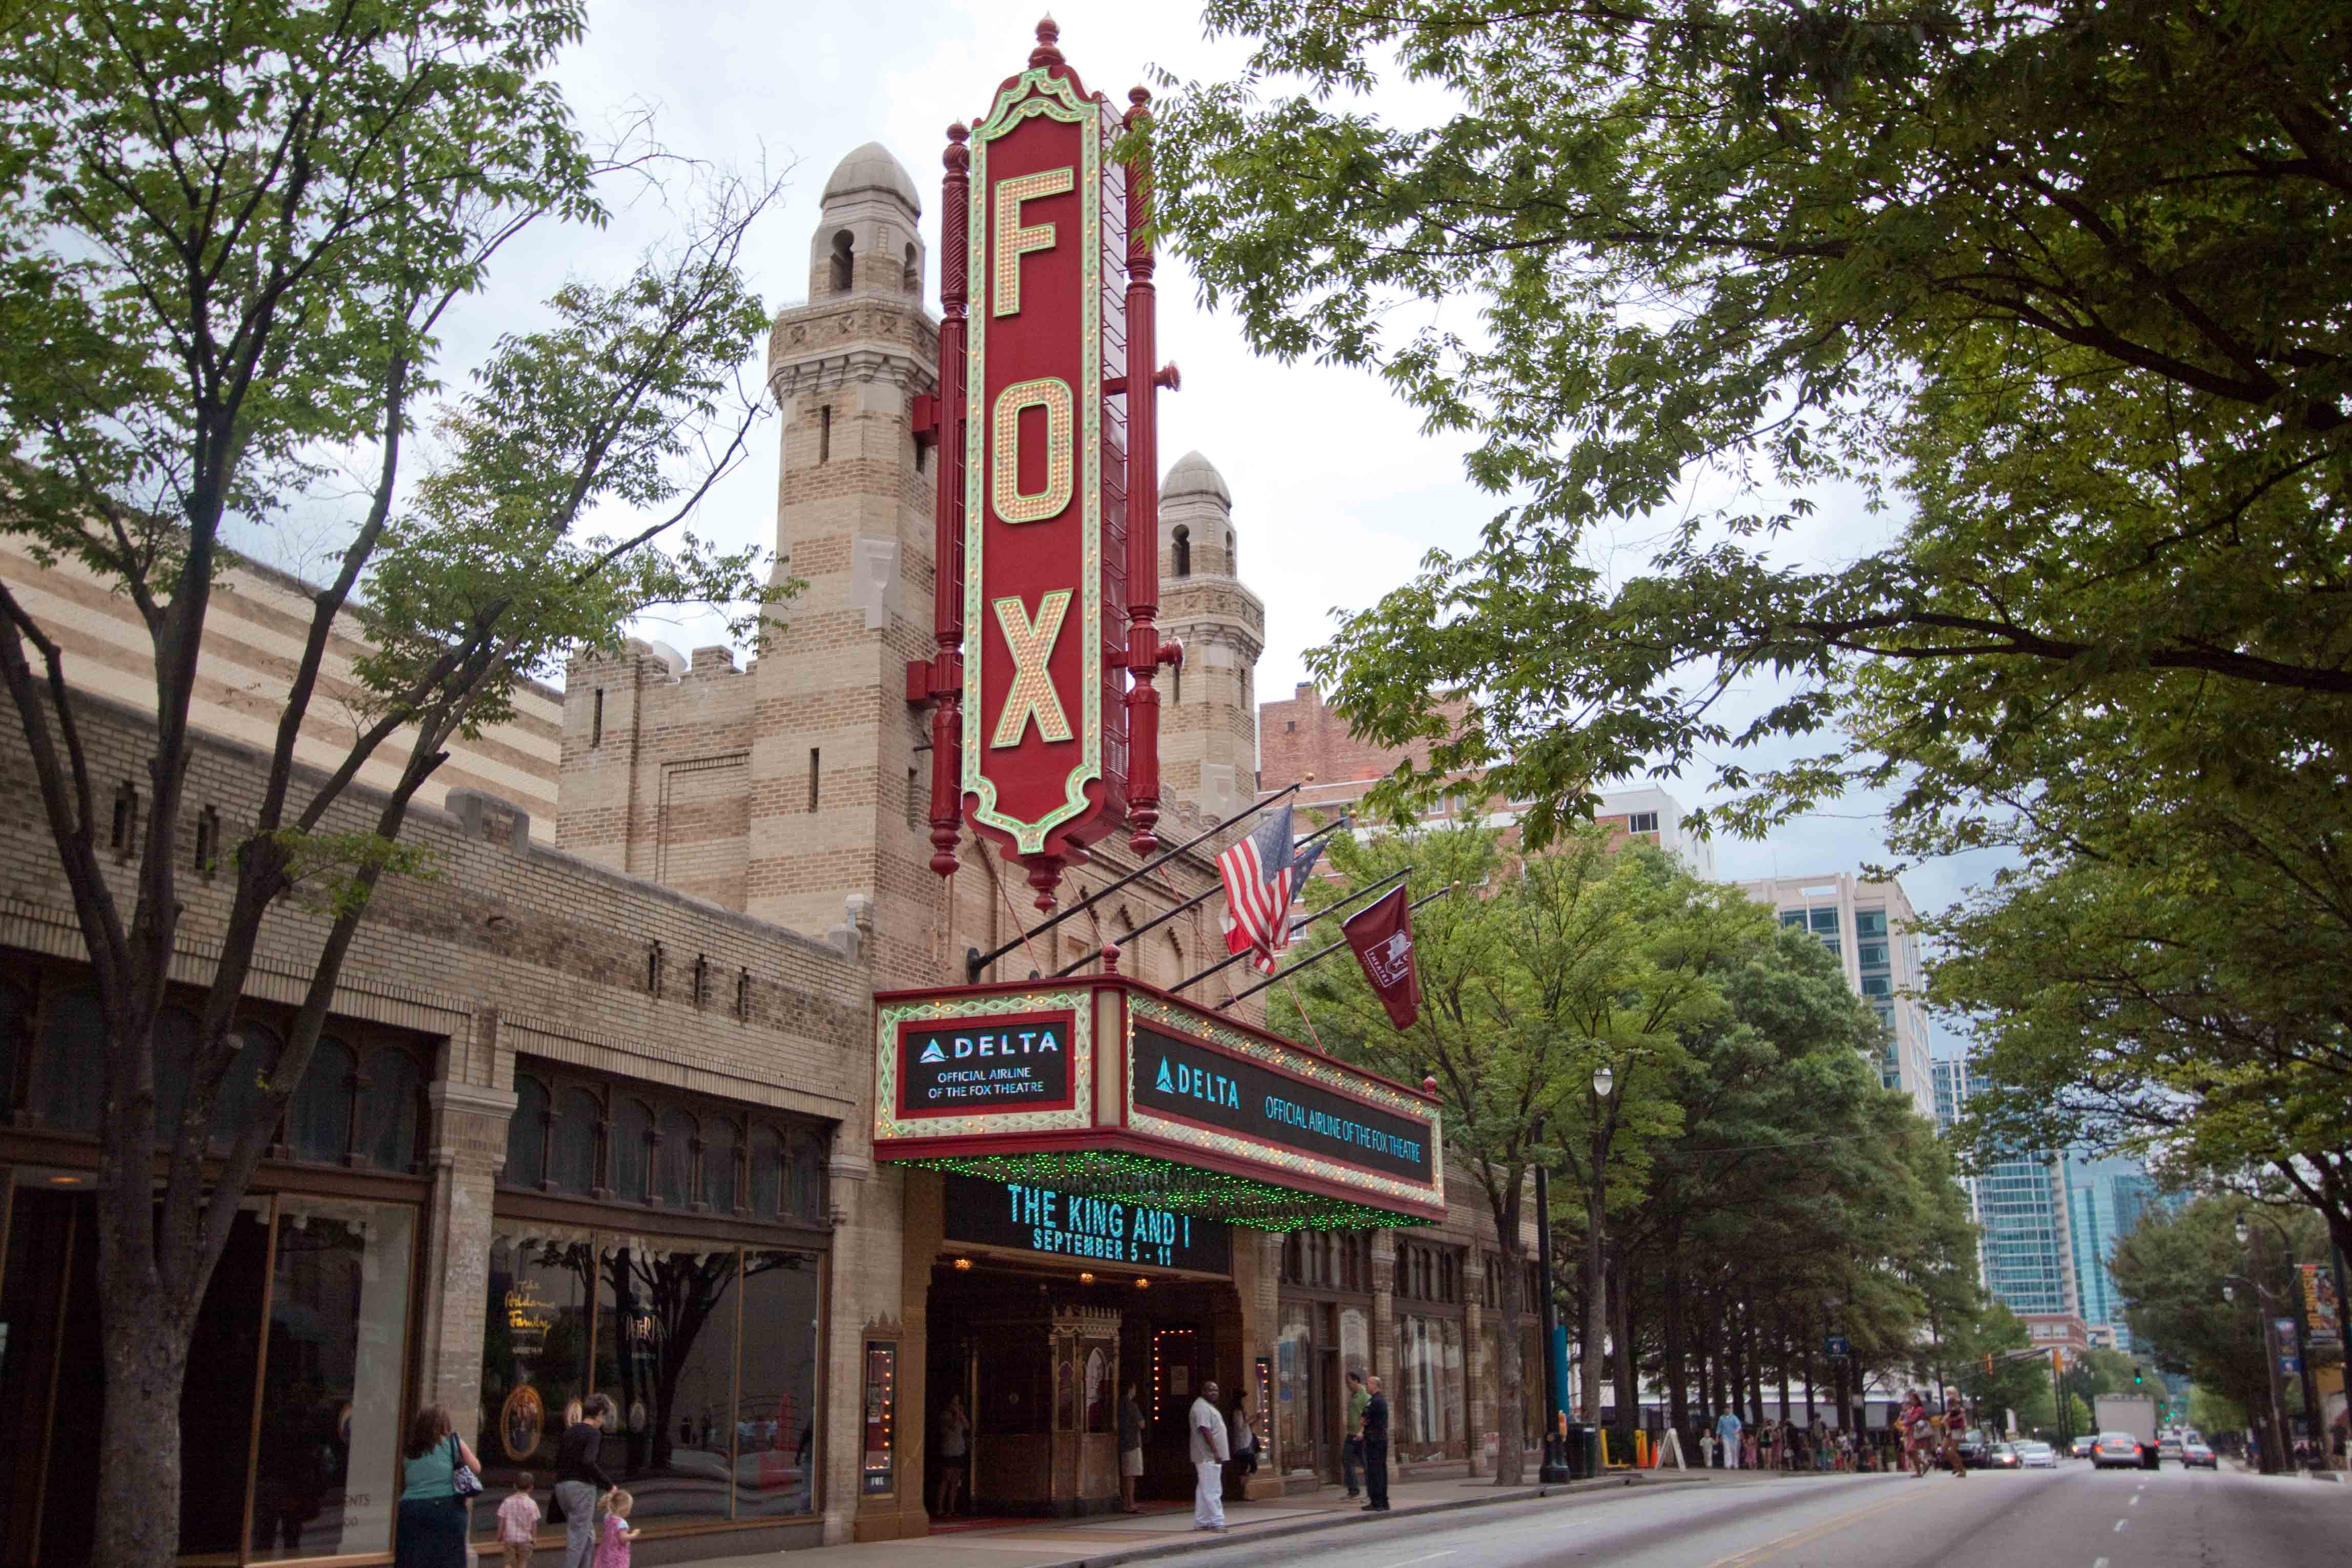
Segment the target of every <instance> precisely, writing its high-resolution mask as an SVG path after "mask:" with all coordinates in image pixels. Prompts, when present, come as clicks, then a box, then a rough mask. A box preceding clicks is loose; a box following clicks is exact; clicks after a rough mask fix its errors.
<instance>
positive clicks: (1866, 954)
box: [1859, 942, 1888, 969]
mask: <svg viewBox="0 0 2352 1568" xmlns="http://www.w3.org/2000/svg"><path fill="white" fill-rule="evenodd" d="M1859 956H1860V957H1861V959H1862V967H1864V968H1865V969H1884V968H1885V967H1888V966H1887V960H1886V944H1885V943H1884V942H1864V944H1863V945H1862V949H1861V952H1860V954H1859Z"/></svg>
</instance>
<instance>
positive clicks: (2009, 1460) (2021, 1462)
mask: <svg viewBox="0 0 2352 1568" xmlns="http://www.w3.org/2000/svg"><path fill="white" fill-rule="evenodd" d="M1984 1468H1985V1469H1989V1470H2021V1469H2024V1468H2025V1456H2024V1455H2023V1454H2022V1453H2021V1452H2019V1451H2018V1447H2017V1445H2016V1444H2015V1443H1995V1444H1993V1445H1992V1446H1991V1447H1990V1448H1987V1449H1986V1450H1985V1462H1984Z"/></svg>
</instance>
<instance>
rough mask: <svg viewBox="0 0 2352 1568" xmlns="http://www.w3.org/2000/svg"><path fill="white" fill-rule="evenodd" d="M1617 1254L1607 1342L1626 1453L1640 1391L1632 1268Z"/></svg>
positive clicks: (1639, 1408) (1636, 1419)
mask: <svg viewBox="0 0 2352 1568" xmlns="http://www.w3.org/2000/svg"><path fill="white" fill-rule="evenodd" d="M1616 1253H1617V1290H1616V1294H1615V1297H1614V1298H1613V1301H1612V1305H1613V1306H1614V1307H1615V1309H1616V1314H1615V1321H1614V1322H1612V1323H1611V1324H1610V1338H1611V1339H1612V1341H1614V1342H1615V1343H1616V1347H1617V1354H1616V1364H1615V1371H1616V1374H1617V1429H1618V1430H1619V1431H1621V1432H1622V1433H1624V1434H1625V1442H1626V1451H1627V1452H1628V1453H1631V1452H1632V1451H1633V1429H1634V1428H1635V1427H1639V1426H1640V1425H1641V1424H1642V1389H1641V1381H1640V1368H1638V1367H1637V1366H1636V1365H1635V1364H1634V1360H1635V1358H1634V1354H1633V1260H1631V1259H1629V1258H1627V1257H1626V1256H1625V1249H1624V1247H1623V1246H1622V1245H1620V1246H1619V1247H1618V1248H1617V1249H1616Z"/></svg>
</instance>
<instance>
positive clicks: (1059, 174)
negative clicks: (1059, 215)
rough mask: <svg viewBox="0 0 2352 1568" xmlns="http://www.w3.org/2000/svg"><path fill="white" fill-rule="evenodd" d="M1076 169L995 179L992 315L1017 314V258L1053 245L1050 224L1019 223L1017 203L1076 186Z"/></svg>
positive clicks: (1072, 188)
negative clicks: (993, 299) (993, 302)
mask: <svg viewBox="0 0 2352 1568" xmlns="http://www.w3.org/2000/svg"><path fill="white" fill-rule="evenodd" d="M1077 183H1078V172H1077V171H1076V169H1067V168H1065V169H1046V170H1042V171H1040V172H1037V173H1034V174H1016V175H1014V176H1013V178H1011V179H1009V180H999V181H998V182H996V224H995V233H994V235H993V236H992V237H993V238H994V239H995V241H996V245H995V247H994V248H995V255H994V257H993V259H992V264H991V265H992V269H993V270H992V276H993V277H994V278H995V288H994V290H993V294H994V298H995V304H994V308H993V309H992V314H993V315H998V316H1018V315H1019V314H1021V258H1022V257H1023V256H1026V255H1028V254H1029V253H1030V252H1031V251H1033V250H1051V249H1053V248H1054V225H1052V224H1031V225H1026V226H1025V227H1024V225H1023V224H1022V222H1021V204H1022V203H1024V202H1027V201H1034V200H1035V199H1036V198H1038V197H1040V196H1058V195H1061V194H1063V193H1066V192H1069V191H1073V190H1076V188H1077Z"/></svg>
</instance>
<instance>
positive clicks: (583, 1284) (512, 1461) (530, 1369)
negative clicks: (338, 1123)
mask: <svg viewBox="0 0 2352 1568" xmlns="http://www.w3.org/2000/svg"><path fill="white" fill-rule="evenodd" d="M506 1223H508V1224H512V1223H514V1222H513V1221H511V1220H509V1221H507V1222H506ZM595 1281H596V1254H595V1251H594V1249H593V1248H591V1247H590V1246H589V1245H588V1244H587V1243H586V1242H584V1241H573V1240H565V1239H551V1238H545V1237H531V1236H513V1237H505V1236H502V1237H500V1238H499V1239H498V1241H497V1242H496V1243H495V1244H494V1245H493V1246H492V1247H491V1248H490V1266H489V1293H488V1294H489V1299H488V1302H487V1303H486V1307H487V1313H486V1315H485V1317H484V1319H483V1331H482V1405H481V1410H480V1412H479V1415H478V1418H477V1419H476V1421H475V1426H474V1430H475V1432H476V1434H477V1436H476V1437H475V1438H474V1454H475V1457H477V1458H479V1459H480V1460H481V1461H482V1467H483V1473H482V1480H483V1483H484V1485H485V1486H486V1487H488V1488H489V1489H491V1490H498V1489H501V1488H510V1487H512V1486H513V1485H514V1475H515V1472H516V1471H517V1470H530V1471H532V1472H533V1473H534V1474H535V1475H536V1476H537V1478H538V1481H539V1488H538V1494H537V1495H538V1497H539V1506H540V1508H541V1511H543V1512H544V1513H545V1514H546V1516H547V1521H548V1523H550V1524H551V1525H552V1524H555V1523H556V1522H557V1521H555V1518H554V1513H555V1444H556V1440H557V1439H558V1438H560V1437H562V1435H563V1425H564V1419H563V1417H564V1407H565V1406H568V1405H570V1404H571V1403H572V1401H573V1400H575V1399H578V1398H580V1397H582V1396H583V1395H585V1394H586V1393H587V1392H588V1331H589V1322H590V1319H589V1309H590V1306H591V1303H592V1302H593V1293H594V1288H595ZM607 1440H608V1442H609V1443H610V1444H611V1456H610V1457H612V1458H618V1456H619V1454H620V1438H619V1437H611V1438H609V1439H607ZM497 1533H498V1511H497V1510H496V1509H495V1508H484V1507H476V1508H475V1510H474V1536H475V1538H476V1539H477V1540H481V1541H487V1540H489V1539H491V1538H492V1537H494V1536H495V1535H496V1534H497Z"/></svg>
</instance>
